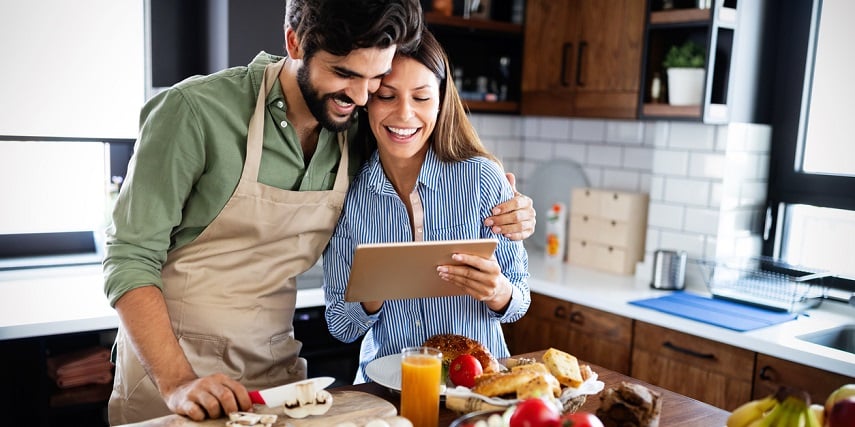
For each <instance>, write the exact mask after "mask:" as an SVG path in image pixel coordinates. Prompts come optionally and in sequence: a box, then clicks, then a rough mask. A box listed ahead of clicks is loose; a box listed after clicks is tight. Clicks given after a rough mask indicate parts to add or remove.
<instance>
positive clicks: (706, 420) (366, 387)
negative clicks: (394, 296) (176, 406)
mask: <svg viewBox="0 0 855 427" xmlns="http://www.w3.org/2000/svg"><path fill="white" fill-rule="evenodd" d="M541 354H543V352H535V353H528V354H524V355H521V356H522V357H535V358H539V356H540V355H541ZM590 366H591V369H593V370H594V372H596V373H597V375H598V377H599V380H600V381H602V382H603V383H605V387H606V388H609V387H613V386H616V385H617V384H620V382H622V381H628V382H632V383H636V384H642V385H644V386H646V387H648V388H650V389H651V390H655V391H658V392H659V393H662V414H661V417H660V419H659V425H661V426H668V427H680V426H723V425H725V423H726V421H727V417H728V415H730V412H728V411H725V410H723V409H719V408H716V407H714V406H711V405H708V404H706V403H703V402H699V401H697V400H695V399H692V398H689V397H686V396H683V395H681V394H677V393H674V392H671V391H668V390H665V389H663V388H660V387H656V386H653V385H650V384H647V383H645V382H643V381H639V380H636V379H634V378H631V377H628V376H626V375H623V374H620V373H618V372H614V371H611V370H608V369H606V368H602V367H599V366H596V365H590ZM349 390H352V391H361V392H365V393H369V394H372V395H374V396H378V397H380V398H382V399H385V400H387V401H389V402H391V403H392V404H393V405H395V408H396V410H398V411H399V412H400V405H401V401H400V394H399V393H397V392H393V391H390V390H389V389H387V388H385V387H383V386H381V385H379V384H377V383H366V384H357V385H348V386H342V387H336V388H334V389H331V391H349ZM599 406H600V399H599V397H598V396H588V398H587V400H586V401H585V404H584V405H582V408H581V409H580V411H585V412H591V413H593V412H596V410H597V408H598V407H599ZM458 416H459V414H457V413H455V412H454V411H451V410H448V409H446V408H445V406H444V405H442V404H440V413H439V425H440V426H448V425H449V424H451V422H452V421H453V420H454V419H455V418H457V417H458ZM219 421H222V424H221V425H225V419H221V420H219ZM282 421H284V419H283V418H282V417H280V422H282ZM210 423H211V421H208V422H207V423H205V424H203V423H196V422H193V421H191V420H189V419H187V418H185V417H182V416H179V415H168V416H165V417H160V418H155V419H153V420H149V421H146V422H142V423H135V424H128V425H126V426H125V427H191V426H202V425H211V424H210ZM277 425H279V423H277ZM282 425H286V424H282Z"/></svg>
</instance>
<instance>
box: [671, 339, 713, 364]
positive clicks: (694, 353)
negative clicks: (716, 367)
mask: <svg viewBox="0 0 855 427" xmlns="http://www.w3.org/2000/svg"><path fill="white" fill-rule="evenodd" d="M662 347H665V348H667V349H669V350H674V351H676V352H679V353H683V354H688V355H689V356H692V357H697V358H700V359H709V360H715V354H712V353H699V352H697V351H694V350H691V349H688V348H684V347H680V346H678V345H675V344H673V343H672V342H671V341H665V342H664V343H663V344H662Z"/></svg>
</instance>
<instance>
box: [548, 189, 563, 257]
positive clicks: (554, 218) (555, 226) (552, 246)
mask: <svg viewBox="0 0 855 427" xmlns="http://www.w3.org/2000/svg"><path fill="white" fill-rule="evenodd" d="M566 236H567V207H566V206H565V205H564V203H555V204H553V205H552V208H550V209H549V212H547V214H546V251H545V252H546V259H547V260H554V261H558V262H561V261H564V250H565V248H566V247H567V237H566Z"/></svg>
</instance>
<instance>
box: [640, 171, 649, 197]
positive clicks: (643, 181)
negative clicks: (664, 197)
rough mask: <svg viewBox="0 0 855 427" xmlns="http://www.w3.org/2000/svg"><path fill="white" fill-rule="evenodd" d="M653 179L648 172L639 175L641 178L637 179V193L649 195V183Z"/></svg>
mask: <svg viewBox="0 0 855 427" xmlns="http://www.w3.org/2000/svg"><path fill="white" fill-rule="evenodd" d="M652 178H653V175H652V174H650V173H649V172H643V173H641V176H639V178H638V191H639V192H640V193H647V194H650V181H651V179H652Z"/></svg>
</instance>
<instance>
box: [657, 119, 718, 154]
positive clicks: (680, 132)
mask: <svg viewBox="0 0 855 427" xmlns="http://www.w3.org/2000/svg"><path fill="white" fill-rule="evenodd" d="M668 146H669V147H671V148H685V149H691V150H712V149H713V148H714V146H715V127H713V126H707V125H704V124H701V123H682V122H672V123H671V132H670V135H669V138H668Z"/></svg>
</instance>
